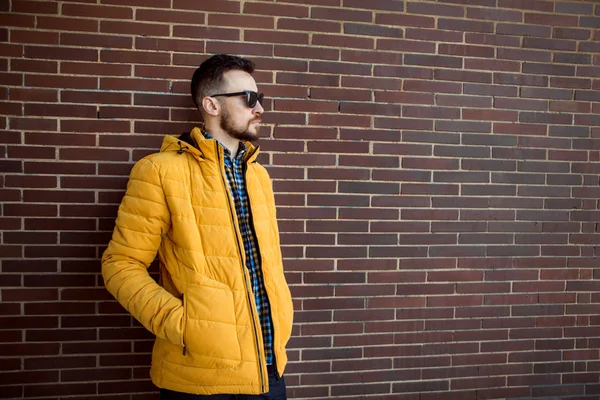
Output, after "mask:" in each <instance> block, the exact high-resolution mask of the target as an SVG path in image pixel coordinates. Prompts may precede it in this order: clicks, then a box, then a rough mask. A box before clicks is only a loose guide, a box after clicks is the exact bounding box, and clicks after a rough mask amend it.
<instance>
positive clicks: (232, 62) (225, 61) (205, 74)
mask: <svg viewBox="0 0 600 400" xmlns="http://www.w3.org/2000/svg"><path fill="white" fill-rule="evenodd" d="M232 70H241V71H246V72H247V73H249V74H252V73H253V72H254V63H253V62H252V61H250V60H248V59H247V58H242V57H238V56H231V55H228V54H215V55H213V56H212V57H210V58H208V59H207V60H205V61H204V62H202V64H200V66H199V67H198V68H197V69H196V71H195V72H194V75H193V76H192V85H191V86H192V99H193V100H194V104H195V105H196V108H199V106H200V104H201V103H202V98H203V97H204V96H209V95H211V94H215V93H217V92H218V91H220V90H221V89H222V87H223V83H224V81H223V74H224V73H225V72H227V71H232Z"/></svg>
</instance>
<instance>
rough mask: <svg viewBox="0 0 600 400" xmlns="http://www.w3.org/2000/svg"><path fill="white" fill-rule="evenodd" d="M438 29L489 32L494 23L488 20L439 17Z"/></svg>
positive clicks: (492, 29)
mask: <svg viewBox="0 0 600 400" xmlns="http://www.w3.org/2000/svg"><path fill="white" fill-rule="evenodd" d="M438 29H444V30H450V31H452V30H456V31H467V32H485V33H490V32H493V31H494V25H493V23H489V22H479V21H465V20H458V19H445V18H439V19H438Z"/></svg>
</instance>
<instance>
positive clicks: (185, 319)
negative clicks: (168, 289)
mask: <svg viewBox="0 0 600 400" xmlns="http://www.w3.org/2000/svg"><path fill="white" fill-rule="evenodd" d="M183 296H184V295H183V293H182V294H181V303H182V304H183V332H182V337H183V339H182V340H181V341H182V342H183V355H184V356H185V355H186V354H187V346H186V345H185V327H186V325H187V322H186V321H187V310H186V307H185V300H184V298H183Z"/></svg>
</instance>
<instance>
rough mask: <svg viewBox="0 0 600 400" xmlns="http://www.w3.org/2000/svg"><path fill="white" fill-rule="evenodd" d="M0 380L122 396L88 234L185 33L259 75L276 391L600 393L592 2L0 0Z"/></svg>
mask: <svg viewBox="0 0 600 400" xmlns="http://www.w3.org/2000/svg"><path fill="white" fill-rule="evenodd" d="M0 11H1V13H0V21H1V25H2V27H1V28H0V41H1V43H0V71H1V72H0V84H1V85H2V86H1V87H0V98H1V102H0V113H1V114H2V116H1V117H0V125H1V128H2V131H1V133H0V171H1V172H2V174H1V176H0V201H1V202H2V205H1V214H0V228H1V230H2V234H1V244H0V256H1V264H0V268H1V274H0V296H1V297H0V299H1V302H0V398H22V397H24V398H28V399H31V398H40V399H42V398H44V399H48V398H52V399H54V398H61V399H62V398H64V399H67V398H68V399H109V398H110V399H118V400H120V399H123V400H125V399H136V400H137V399H148V398H153V397H152V393H155V392H156V391H155V389H154V387H153V386H152V385H151V383H150V382H149V380H148V365H149V362H150V357H149V351H150V349H151V345H152V336H151V335H150V334H149V333H147V332H146V331H145V330H144V329H143V328H141V327H140V325H139V324H138V323H137V322H135V321H134V320H132V318H131V317H129V316H128V315H127V314H126V313H124V312H123V310H122V308H121V307H120V306H119V305H118V304H117V303H116V302H115V301H114V300H113V299H112V298H111V297H110V296H109V295H108V293H107V292H106V291H105V289H104V288H103V285H102V281H101V277H100V275H99V270H100V265H99V257H100V255H101V254H102V252H103V250H104V248H105V245H106V244H107V242H108V240H109V238H110V234H111V231H112V228H113V222H114V218H115V216H116V211H117V207H118V203H119V202H120V199H121V197H122V195H123V191H124V188H125V185H126V182H127V176H128V173H129V171H130V169H131V167H132V165H133V163H134V162H135V161H137V160H139V159H140V158H141V157H143V156H144V155H146V154H148V153H151V152H153V151H155V150H156V149H157V148H158V146H159V144H160V141H161V139H162V135H163V134H178V133H180V132H182V131H185V130H188V129H190V127H192V126H193V125H194V121H197V119H198V115H197V112H196V111H195V110H194V109H193V108H192V102H191V100H190V98H189V94H188V92H189V89H188V86H189V83H188V82H189V78H190V76H191V74H192V72H193V70H194V69H195V68H196V67H197V65H198V64H199V63H200V62H201V61H202V60H203V59H205V58H206V54H212V53H216V52H228V53H234V54H240V55H245V56H248V57H250V58H252V59H253V60H254V61H255V62H256V63H257V66H258V67H259V71H258V72H257V73H256V78H257V81H258V83H259V86H260V87H261V89H262V90H263V91H264V92H265V93H266V95H267V96H268V97H269V101H268V102H266V104H265V108H266V109H267V110H268V113H267V114H266V116H265V118H264V120H265V122H266V123H267V125H266V126H265V127H264V128H263V131H262V132H263V137H264V138H263V139H262V140H261V141H260V144H261V147H262V148H263V151H264V152H263V154H262V162H263V163H264V164H265V165H266V166H267V168H268V169H269V171H270V173H271V174H272V178H273V180H274V187H275V191H276V193H277V201H278V204H279V209H278V210H279V218H280V227H281V231H282V234H281V239H282V243H283V251H284V255H285V257H286V260H285V267H286V270H287V276H288V278H289V282H290V284H291V286H292V292H293V294H294V297H295V304H296V309H297V312H296V319H295V320H296V325H295V331H294V333H295V334H294V338H293V339H292V341H291V343H290V346H289V347H290V348H289V355H290V358H291V363H290V364H289V369H288V375H287V379H288V381H287V382H288V386H289V394H290V396H291V397H293V398H298V399H300V398H314V399H324V398H329V397H330V398H343V399H365V398H373V399H395V400H396V399H401V400H403V399H409V400H434V399H444V400H450V399H461V400H464V399H466V400H471V399H491V398H510V399H515V398H530V397H540V398H553V399H555V398H572V399H583V398H586V399H591V398H598V396H600V385H599V384H598V382H599V378H600V354H599V349H598V348H599V347H600V317H599V316H598V310H599V307H598V305H599V303H600V295H599V294H598V293H597V291H598V289H600V285H599V284H598V283H597V281H596V278H598V277H599V276H600V263H599V260H598V258H597V252H598V248H597V246H596V244H597V243H598V241H599V239H600V234H599V233H598V229H599V226H598V223H599V221H600V209H599V205H598V199H597V198H598V196H599V195H600V187H599V183H600V182H599V177H598V173H599V172H600V92H599V91H598V89H600V55H599V50H600V30H599V28H600V4H598V3H597V2H594V1H572V2H562V1H546V0H439V1H408V0H407V1H396V0H368V1H365V0H284V1H266V0H265V1H249V0H247V1H223V0H219V1H216V0H215V1H203V0H89V1H22V0H12V1H8V0H2V1H0Z"/></svg>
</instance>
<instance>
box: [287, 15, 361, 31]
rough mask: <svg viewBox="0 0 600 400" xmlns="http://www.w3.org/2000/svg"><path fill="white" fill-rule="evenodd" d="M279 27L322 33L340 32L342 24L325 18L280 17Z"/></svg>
mask: <svg viewBox="0 0 600 400" xmlns="http://www.w3.org/2000/svg"><path fill="white" fill-rule="evenodd" d="M277 29H283V30H292V31H308V32H312V31H317V32H321V33H325V32H330V33H340V30H341V24H340V23H338V22H333V21H323V20H306V19H303V20H297V19H289V18H279V19H278V20H277ZM346 33H350V32H346Z"/></svg>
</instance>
